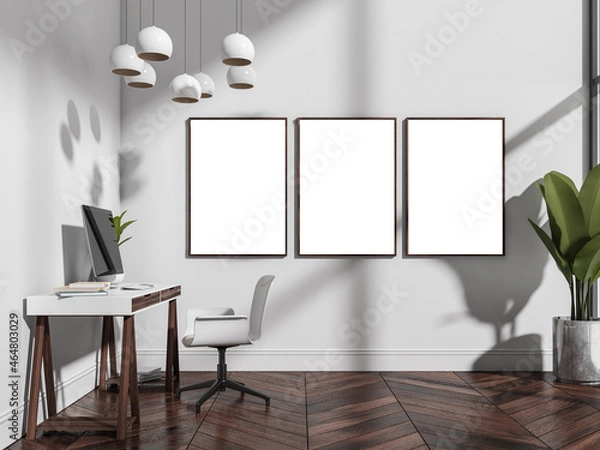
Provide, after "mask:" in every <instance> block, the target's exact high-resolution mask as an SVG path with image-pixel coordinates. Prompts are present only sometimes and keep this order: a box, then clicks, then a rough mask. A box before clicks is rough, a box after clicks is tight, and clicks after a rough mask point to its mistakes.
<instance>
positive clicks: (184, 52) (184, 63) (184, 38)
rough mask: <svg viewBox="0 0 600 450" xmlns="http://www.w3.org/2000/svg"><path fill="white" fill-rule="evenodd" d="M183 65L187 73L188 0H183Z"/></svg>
mask: <svg viewBox="0 0 600 450" xmlns="http://www.w3.org/2000/svg"><path fill="white" fill-rule="evenodd" d="M153 1H154V0H153ZM183 67H184V73H187V0H184V2H183Z"/></svg>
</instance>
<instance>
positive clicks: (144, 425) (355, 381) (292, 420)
mask: <svg viewBox="0 0 600 450" xmlns="http://www.w3.org/2000/svg"><path fill="white" fill-rule="evenodd" d="M211 377H212V374H207V373H192V372H186V373H184V374H182V381H181V384H182V385H186V384H192V383H196V382H198V381H200V380H203V379H210V378H211ZM232 378H234V379H237V380H239V381H242V382H244V383H246V384H247V385H248V386H250V387H253V388H255V389H257V390H261V391H263V392H265V393H267V394H268V395H270V396H271V397H272V398H271V407H270V408H267V407H265V405H264V403H263V401H262V400H260V399H256V398H253V397H251V396H246V397H245V398H244V397H243V396H240V394H239V393H237V392H233V391H225V392H221V393H219V395H218V396H217V397H216V398H215V397H213V399H211V400H209V401H208V402H207V403H206V404H205V405H204V406H203V407H202V409H201V412H200V414H196V413H195V412H194V404H195V402H196V399H197V398H198V397H199V393H198V391H195V392H184V393H183V394H182V396H181V399H180V400H177V399H175V398H174V397H173V396H172V395H171V394H169V393H165V392H164V390H162V389H161V388H159V387H142V388H141V389H140V409H141V425H139V426H137V425H134V426H133V428H131V429H130V430H128V435H127V436H128V437H127V439H126V440H125V441H121V442H117V441H115V440H114V433H108V432H107V433H102V432H94V433H92V432H85V433H79V434H77V433H66V432H46V433H42V432H38V435H37V439H36V440H35V441H24V440H20V441H17V442H16V443H15V444H13V445H12V446H11V447H9V448H10V449H11V450H17V449H29V450H32V449H44V450H57V449H69V450H76V449H77V450H81V449H96V450H101V449H111V450H120V449H144V450H167V449H168V450H173V449H189V450H201V449H207V450H215V449H242V450H243V449H260V450H268V449H332V450H333V449H343V450H352V449H399V450H409V449H419V450H420V449H460V450H463V449H477V450H493V449H517V450H528V449H570V450H583V449H590V450H591V449H599V448H600V388H599V387H583V386H574V385H567V384H561V383H556V382H554V381H553V380H552V376H551V375H549V374H547V373H523V374H513V373H489V372H486V373H483V372H477V373H474V372H385V373H378V372H325V373H312V372H308V373H300V372H276V373H269V372H239V373H234V374H232ZM115 401H116V394H115V393H114V392H110V391H93V392H91V393H89V394H88V395H87V396H85V397H84V398H82V399H80V400H79V401H78V402H76V403H75V404H74V405H71V406H70V407H68V408H67V409H66V410H65V411H63V412H62V413H61V414H64V415H81V414H88V415H98V416H102V415H110V414H114V410H115V407H116V403H115Z"/></svg>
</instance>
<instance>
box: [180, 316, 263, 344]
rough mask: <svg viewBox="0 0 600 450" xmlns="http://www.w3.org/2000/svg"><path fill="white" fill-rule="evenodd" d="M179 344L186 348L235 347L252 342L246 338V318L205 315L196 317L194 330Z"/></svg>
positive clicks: (187, 333)
mask: <svg viewBox="0 0 600 450" xmlns="http://www.w3.org/2000/svg"><path fill="white" fill-rule="evenodd" d="M181 342H182V343H183V345H185V346H186V347H235V346H237V345H247V344H251V343H252V342H251V341H250V339H249V338H248V317H246V316H242V315H220V316H219V315H206V316H200V317H196V318H195V320H194V329H193V331H192V332H191V333H189V332H186V334H185V336H183V338H182V339H181Z"/></svg>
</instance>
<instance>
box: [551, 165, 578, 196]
mask: <svg viewBox="0 0 600 450" xmlns="http://www.w3.org/2000/svg"><path fill="white" fill-rule="evenodd" d="M548 175H551V176H553V177H558V178H560V179H561V180H563V181H564V182H565V183H567V185H568V186H569V187H570V188H571V190H572V191H573V192H574V193H575V196H577V197H578V196H579V191H578V190H577V186H575V182H574V181H573V180H572V179H570V178H569V177H568V176H566V175H565V174H564V173H560V172H557V171H556V170H552V171H551V172H548ZM544 179H545V177H544Z"/></svg>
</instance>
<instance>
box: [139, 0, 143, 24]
mask: <svg viewBox="0 0 600 450" xmlns="http://www.w3.org/2000/svg"><path fill="white" fill-rule="evenodd" d="M138 15H139V17H138V22H139V23H138V25H139V26H138V29H139V30H141V29H142V0H139V1H138Z"/></svg>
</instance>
